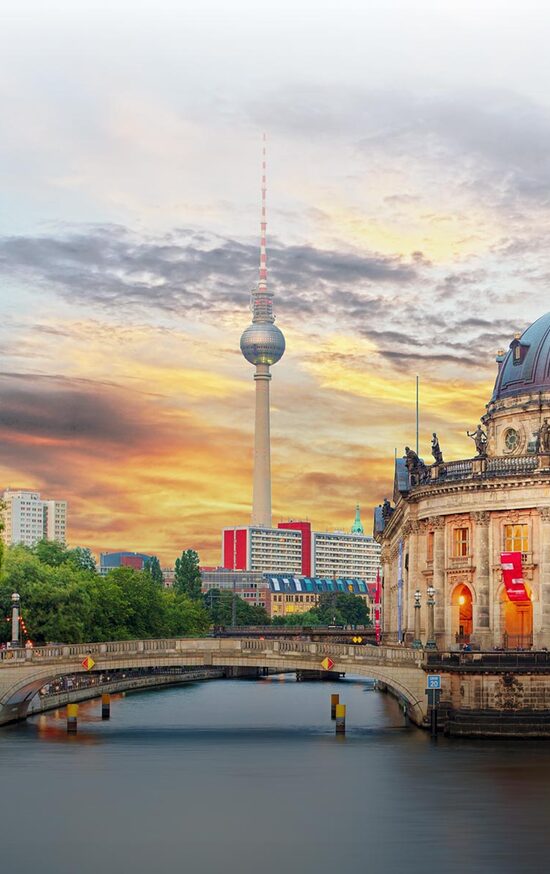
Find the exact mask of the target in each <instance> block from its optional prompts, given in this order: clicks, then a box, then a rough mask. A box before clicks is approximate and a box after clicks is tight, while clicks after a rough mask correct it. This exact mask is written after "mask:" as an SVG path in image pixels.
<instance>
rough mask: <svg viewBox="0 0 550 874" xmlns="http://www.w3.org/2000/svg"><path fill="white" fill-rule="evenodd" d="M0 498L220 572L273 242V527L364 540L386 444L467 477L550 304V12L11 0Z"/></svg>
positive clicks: (389, 460)
mask: <svg viewBox="0 0 550 874" xmlns="http://www.w3.org/2000/svg"><path fill="white" fill-rule="evenodd" d="M3 10H4V11H3V15H2V18H3V20H2V27H1V29H0V66H1V76H0V108H1V112H2V132H1V136H0V174H1V177H2V191H3V205H2V209H1V210H0V289H1V291H0V294H1V301H2V319H1V321H0V331H1V337H0V350H1V354H2V357H3V362H2V374H1V403H0V439H1V453H0V485H2V486H30V487H34V488H38V489H40V490H41V491H42V492H43V493H44V495H45V496H46V497H53V498H59V499H65V498H66V499H67V500H68V501H69V538H70V542H71V544H72V545H76V544H81V545H88V546H90V547H91V548H92V549H93V550H94V551H96V552H99V551H100V550H102V551H105V550H110V549H119V548H124V549H131V550H139V551H144V552H154V553H156V554H157V555H159V557H160V558H161V561H162V562H163V564H171V563H173V560H174V558H175V556H176V555H177V554H178V553H179V552H180V551H181V550H182V549H184V548H188V547H194V548H197V549H198V550H199V553H200V556H201V560H202V561H203V563H205V564H218V563H219V560H220V539H221V536H220V531H221V528H222V527H223V526H225V525H236V524H246V523H247V522H248V521H249V514H250V502H251V486H252V483H251V473H252V440H253V430H252V428H253V405H254V382H253V368H252V367H251V365H249V364H247V362H246V361H245V360H244V358H243V357H242V355H241V353H240V350H239V338H240V334H241V332H242V330H243V329H244V328H245V327H246V325H247V324H248V323H249V321H250V312H249V309H248V304H249V294H250V289H251V287H252V286H253V284H254V283H255V282H256V279H257V264H258V238H259V203H260V192H259V180H260V149H261V135H262V131H264V130H265V131H266V132H267V137H268V149H269V156H268V164H269V170H268V173H269V179H268V209H269V217H268V221H269V224H268V237H269V239H268V246H269V253H268V254H269V276H270V285H271V288H272V290H273V292H274V294H275V298H274V306H275V311H276V314H277V324H278V325H279V327H280V328H281V329H282V330H283V332H284V334H285V337H286V342H287V351H286V354H285V356H284V358H283V359H282V360H281V362H280V363H279V364H277V365H276V366H275V367H274V368H273V380H272V386H271V388H272V466H273V516H274V521H275V522H276V521H278V520H280V519H286V518H309V519H310V520H311V521H312V523H313V524H314V526H315V527H316V528H318V529H325V530H326V529H332V528H340V527H345V528H348V527H349V526H350V525H351V524H352V521H353V516H354V507H355V504H356V503H359V504H360V505H361V508H362V514H363V519H364V522H365V527H366V528H367V529H369V530H370V527H371V513H372V506H373V505H375V504H377V503H379V502H380V501H381V500H382V498H383V497H384V496H385V495H387V494H389V493H390V491H391V482H392V476H393V474H392V467H393V456H394V447H397V449H398V452H399V454H402V453H403V447H404V446H405V444H406V443H411V445H414V408H415V397H414V384H415V376H416V374H419V376H420V382H421V454H423V455H424V456H425V458H426V459H429V460H431V459H430V458H429V457H430V452H429V440H430V436H431V432H432V431H434V430H435V431H437V433H438V434H439V436H440V441H441V445H442V448H443V452H444V455H445V457H446V458H449V459H450V458H459V457H468V456H469V455H471V453H472V443H471V440H469V439H468V438H467V437H466V435H465V431H466V429H467V428H469V429H473V428H474V427H475V426H476V423H477V421H478V420H479V417H480V416H481V415H482V414H483V412H484V405H485V404H486V403H487V401H488V400H489V397H490V394H491V388H492V383H493V381H494V375H495V361H494V359H495V353H496V351H497V350H498V349H499V348H501V347H507V346H508V344H509V342H510V341H511V339H512V338H513V335H514V332H516V331H518V330H523V329H524V328H525V327H526V326H527V325H528V324H529V323H530V322H531V321H533V320H534V319H535V318H536V317H538V316H539V315H541V314H542V313H544V312H546V311H548V310H549V309H550V293H549V290H548V289H549V288H550V255H549V247H548V237H549V217H550V89H549V87H548V86H549V82H550V53H549V52H548V46H547V43H548V33H549V29H550V8H549V7H548V5H547V4H546V3H544V2H542V0H541V2H533V0H522V2H509V0H494V2H489V0H475V2H474V0H460V2H459V0H457V2H454V0H443V2H442V0H416V2H412V0H410V2H409V0H381V2H378V0H361V2H350V0H339V2H338V3H336V2H316V3H309V2H305V0H294V2H290V0H277V2H273V3H271V4H266V3H258V2H254V3H252V2H244V0H233V2H231V3H228V2H227V0H224V2H221V0H220V2H214V0H200V2H198V0H177V2H176V0H173V2H170V0H132V2H124V0H118V2H117V0H111V2H109V3H107V2H105V0H94V2H89V0H78V2H74V0H73V2H71V3H68V2H62V0H48V2H47V3H43V2H38V0H37V2H32V0H17V2H15V0H6V2H5V4H4V7H3Z"/></svg>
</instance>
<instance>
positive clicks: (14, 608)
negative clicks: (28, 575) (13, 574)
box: [11, 592, 21, 647]
mask: <svg viewBox="0 0 550 874" xmlns="http://www.w3.org/2000/svg"><path fill="white" fill-rule="evenodd" d="M20 601H21V599H20V597H19V595H18V594H17V592H14V593H13V595H12V596H11V645H12V647H18V646H21V642H20V637H19V634H20V630H19V603H20Z"/></svg>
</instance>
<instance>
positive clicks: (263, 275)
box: [259, 133, 267, 292]
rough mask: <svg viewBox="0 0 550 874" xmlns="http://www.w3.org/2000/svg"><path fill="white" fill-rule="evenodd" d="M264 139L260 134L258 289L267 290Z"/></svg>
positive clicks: (265, 138) (264, 136)
mask: <svg viewBox="0 0 550 874" xmlns="http://www.w3.org/2000/svg"><path fill="white" fill-rule="evenodd" d="M266 140H267V137H266V135H265V133H264V134H263V136H262V217H261V221H260V282H259V289H260V291H264V292H265V291H267V203H266V195H267V183H266V177H267V171H266Z"/></svg>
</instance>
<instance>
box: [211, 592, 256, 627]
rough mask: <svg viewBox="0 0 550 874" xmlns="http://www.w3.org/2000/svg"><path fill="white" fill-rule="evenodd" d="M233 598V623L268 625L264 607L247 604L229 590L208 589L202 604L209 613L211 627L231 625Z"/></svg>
mask: <svg viewBox="0 0 550 874" xmlns="http://www.w3.org/2000/svg"><path fill="white" fill-rule="evenodd" d="M233 598H235V621H236V624H237V625H269V624H270V622H269V616H268V615H267V611H266V609H265V607H260V606H258V605H257V604H248V603H247V602H246V601H245V600H244V599H243V598H239V596H238V595H234V593H233V592H232V591H231V589H209V590H208V592H207V593H206V595H205V596H204V603H205V605H206V607H207V609H208V612H209V613H210V619H211V622H212V625H231V624H232V623H233Z"/></svg>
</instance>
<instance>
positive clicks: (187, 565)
mask: <svg viewBox="0 0 550 874" xmlns="http://www.w3.org/2000/svg"><path fill="white" fill-rule="evenodd" d="M201 585H202V579H201V572H200V567H199V555H198V553H197V552H196V551H195V550H194V549H185V550H184V551H183V552H182V554H181V558H177V559H176V564H175V576H174V589H175V591H176V592H178V594H180V595H188V596H189V598H200V596H201Z"/></svg>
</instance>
